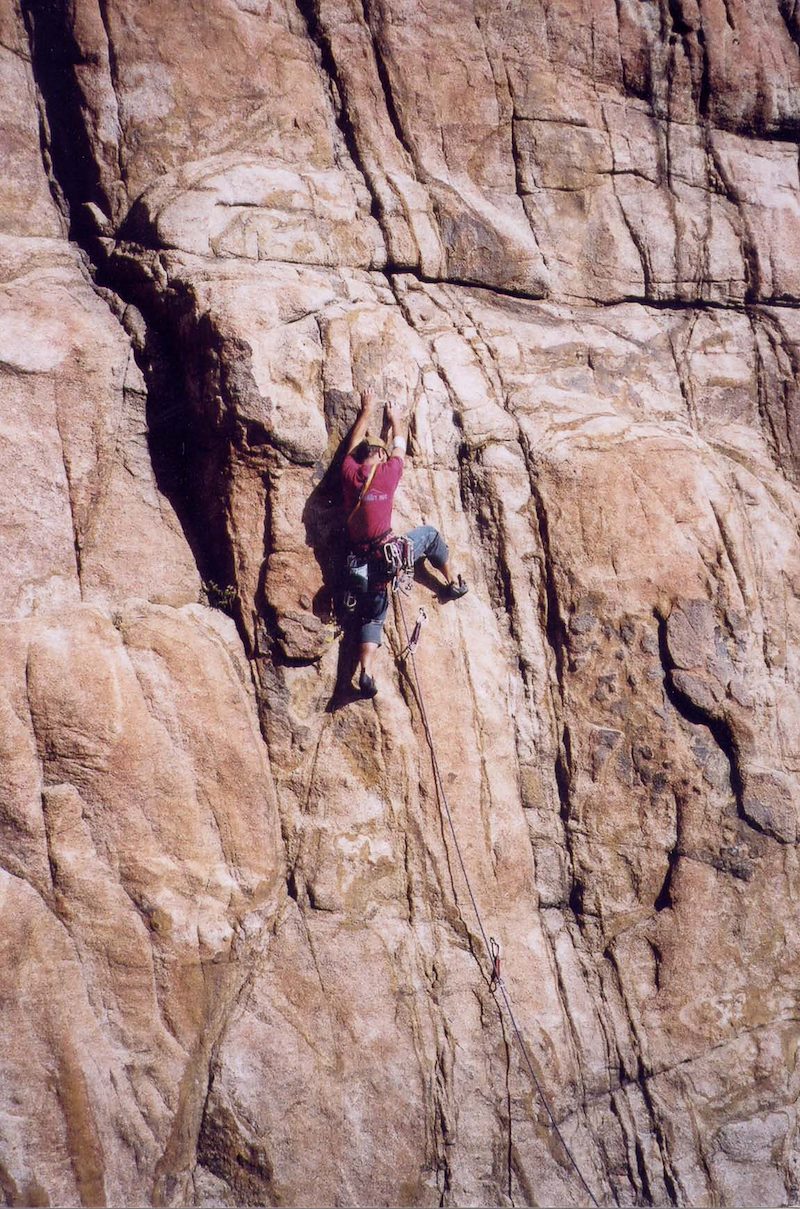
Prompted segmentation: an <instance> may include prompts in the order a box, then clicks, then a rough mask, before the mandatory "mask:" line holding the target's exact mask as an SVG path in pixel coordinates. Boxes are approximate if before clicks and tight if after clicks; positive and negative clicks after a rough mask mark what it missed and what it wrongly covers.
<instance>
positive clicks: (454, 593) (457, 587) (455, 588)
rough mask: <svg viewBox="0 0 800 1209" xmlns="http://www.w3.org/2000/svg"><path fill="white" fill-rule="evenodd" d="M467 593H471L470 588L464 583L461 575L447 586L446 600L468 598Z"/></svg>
mask: <svg viewBox="0 0 800 1209" xmlns="http://www.w3.org/2000/svg"><path fill="white" fill-rule="evenodd" d="M467 592H469V588H468V587H467V585H466V584H465V583H464V580H463V579H462V578H461V576H460V575H459V577H458V579H454V580H453V582H452V583H449V584H448V585H447V587H446V588H445V590H444V599H445V600H460V599H461V597H462V596H466V594H467Z"/></svg>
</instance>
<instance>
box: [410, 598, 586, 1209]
mask: <svg viewBox="0 0 800 1209" xmlns="http://www.w3.org/2000/svg"><path fill="white" fill-rule="evenodd" d="M395 596H396V598H397V600H398V602H399V604H400V616H401V618H402V621H403V629H404V630H405V635H406V648H405V650H404V652H403V655H404V656H408V658H409V659H410V660H411V666H412V668H413V670H414V681H415V686H416V693H417V701H418V702H419V710H420V714H421V716H422V725H423V726H424V728H425V737H426V739H427V741H428V748H429V750H430V753H431V764H432V766H433V779H434V784H435V785H436V793H437V798H438V801H439V805H440V807H441V808H442V809H443V811H444V815H445V817H446V819H447V822H448V825H449V827H450V834H451V835H452V837H453V845H454V847H455V850H456V853H457V854H458V862H459V864H460V866H461V873H462V875H463V877H464V883H465V885H466V887H467V892H468V893H469V897H470V902H471V903H472V909H473V911H474V912H475V918H476V920H477V921H478V928H479V930H480V934H481V936H482V938H483V943H484V946H485V948H486V954H487V957H488V959H489V967H490V974H489V976H488V978H487V982H488V984H489V990H490V991H491V992H492V994H493V995H494V996H495V997H496V993H497V991H498V990H499V991H500V994H501V995H502V997H503V1002H504V1004H505V1007H506V1012H507V1013H508V1017H509V1020H510V1021H511V1025H512V1028H513V1030H514V1034H515V1036H516V1038H517V1041H518V1043H519V1047H520V1050H521V1051H522V1056H523V1058H524V1059H525V1065H526V1066H527V1068H528V1072H529V1073H530V1076H531V1080H532V1082H533V1085H534V1087H535V1088H536V1091H537V1093H538V1096H539V1099H540V1100H541V1102H542V1104H543V1105H544V1107H545V1111H546V1112H547V1116H548V1117H549V1119H550V1124H551V1125H552V1127H553V1131H554V1132H555V1134H556V1137H557V1138H558V1140H559V1142H560V1143H561V1146H562V1148H563V1150H564V1153H565V1154H566V1156H567V1158H568V1159H569V1162H570V1163H571V1165H572V1167H573V1169H574V1171H575V1174H576V1175H577V1177H578V1179H579V1180H580V1182H581V1184H582V1186H583V1188H584V1189H585V1191H586V1194H587V1195H588V1197H589V1199H590V1200H591V1202H592V1204H593V1205H595V1206H597V1205H598V1201H597V1200H596V1199H595V1196H594V1193H593V1192H592V1190H591V1188H590V1187H589V1185H588V1184H587V1182H586V1180H585V1178H584V1176H583V1172H582V1171H581V1169H580V1167H579V1166H578V1163H577V1160H576V1159H575V1156H574V1155H573V1153H572V1151H571V1150H570V1148H569V1146H568V1145H567V1142H566V1139H565V1138H564V1135H563V1134H562V1132H561V1129H560V1128H559V1125H558V1122H557V1121H556V1119H555V1116H554V1115H553V1111H552V1109H551V1108H550V1104H549V1102H548V1099H547V1096H546V1095H545V1094H544V1089H543V1087H542V1085H541V1081H540V1080H539V1078H538V1076H537V1074H536V1071H535V1069H534V1066H533V1062H532V1061H531V1057H530V1054H529V1053H528V1047H527V1045H526V1044H525V1041H524V1039H523V1036H522V1033H521V1031H520V1028H519V1025H518V1024H517V1021H516V1017H515V1016H514V1010H513V1008H512V1006H511V999H510V997H509V994H508V990H507V988H506V984H505V982H504V981H503V979H502V977H501V973H500V946H499V945H498V943H497V941H496V940H495V938H494V937H493V936H488V935H487V933H486V929H485V928H484V926H483V919H482V917H481V913H480V909H479V908H478V903H477V900H476V898H475V895H474V893H473V890H472V885H471V883H470V880H469V874H468V873H467V867H466V864H465V863H464V857H463V855H462V853H461V846H460V845H459V842H458V836H457V835H456V829H455V824H454V823H453V816H452V814H451V812H450V804H449V802H448V801H447V793H446V791H445V787H444V781H443V780H442V774H441V772H440V771H439V761H438V759H437V756H436V747H435V745H434V742H433V734H432V732H431V727H430V723H429V721H428V712H427V710H426V708H425V698H424V696H423V693H422V683H421V681H420V678H419V672H418V671H417V661H416V656H415V651H416V646H417V642H418V641H419V636H420V630H421V628H422V627H421V623H420V622H419V621H418V622H417V625H416V626H415V628H414V634H413V635H412V634H411V633H410V632H409V629H408V623H407V622H406V614H405V610H404V608H403V593H402V590H400V591H396V592H395Z"/></svg>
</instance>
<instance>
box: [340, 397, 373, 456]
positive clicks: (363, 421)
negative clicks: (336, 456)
mask: <svg viewBox="0 0 800 1209" xmlns="http://www.w3.org/2000/svg"><path fill="white" fill-rule="evenodd" d="M374 407H375V391H374V390H373V389H372V387H371V386H370V387H368V388H367V389H366V390H365V391H364V393H363V395H362V396H361V410H360V412H359V413H358V418H357V419H356V422H355V424H354V425H353V431H352V432H351V433H350V440H349V441H348V442H347V452H348V453H352V452H353V450H354V449H355V447H356V446H357V445H360V444H361V442H362V441H363V440H364V437H365V436H366V435H367V429H368V428H369V422H370V419H371V417H372V412H373V409H374Z"/></svg>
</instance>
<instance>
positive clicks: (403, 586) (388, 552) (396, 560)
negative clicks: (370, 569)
mask: <svg viewBox="0 0 800 1209" xmlns="http://www.w3.org/2000/svg"><path fill="white" fill-rule="evenodd" d="M383 557H384V559H385V561H386V570H387V572H388V574H389V579H390V580H391V583H392V587H393V588H394V590H395V592H409V591H410V590H411V584H412V583H413V578H414V543H413V542H412V541H411V538H409V537H393V538H392V540H391V541H388V542H386V544H385V545H384V547H383Z"/></svg>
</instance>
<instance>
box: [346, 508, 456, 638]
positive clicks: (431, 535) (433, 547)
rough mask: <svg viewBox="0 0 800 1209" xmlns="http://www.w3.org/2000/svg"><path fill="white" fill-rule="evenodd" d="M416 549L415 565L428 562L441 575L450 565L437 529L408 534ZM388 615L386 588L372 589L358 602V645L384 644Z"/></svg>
mask: <svg viewBox="0 0 800 1209" xmlns="http://www.w3.org/2000/svg"><path fill="white" fill-rule="evenodd" d="M406 536H407V537H408V538H409V540H410V541H411V542H412V543H413V546H414V562H418V561H419V559H421V558H427V559H428V561H429V562H430V563H431V565H432V566H434V567H436V569H437V570H438V571H441V570H442V568H443V567H444V565H445V563H446V562H447V557H448V550H447V545H446V543H445V541H444V539H443V538H442V535H441V533H440V532H439V530H438V529H434V527H433V525H419V526H418V527H417V528H416V529H412V530H411V532H410V533H408V534H406ZM388 611H389V590H388V588H387V586H386V584H375V585H374V586H372V585H371V586H370V588H369V589H368V591H367V592H365V593H364V595H363V597H362V598H361V601H360V602H359V607H358V611H357V613H356V619H357V624H358V628H359V629H358V639H359V642H361V643H364V642H376V643H377V644H378V646H380V645H381V642H382V641H383V625H384V622H385V621H386V614H387V613H388Z"/></svg>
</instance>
